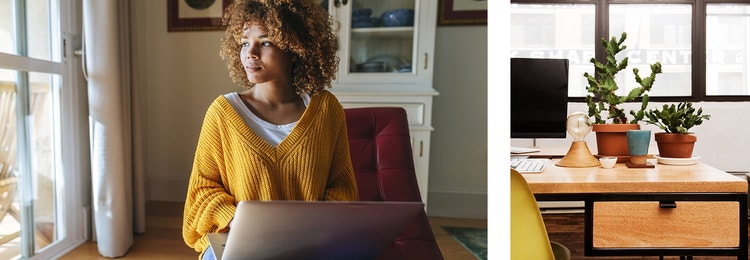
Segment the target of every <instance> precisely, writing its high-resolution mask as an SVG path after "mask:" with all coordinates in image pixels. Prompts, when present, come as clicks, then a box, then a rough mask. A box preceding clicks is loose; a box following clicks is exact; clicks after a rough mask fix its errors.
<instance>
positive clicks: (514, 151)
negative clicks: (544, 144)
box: [510, 138, 539, 154]
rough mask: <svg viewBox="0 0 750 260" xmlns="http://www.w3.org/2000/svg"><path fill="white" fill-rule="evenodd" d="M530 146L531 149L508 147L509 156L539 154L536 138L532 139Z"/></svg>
mask: <svg viewBox="0 0 750 260" xmlns="http://www.w3.org/2000/svg"><path fill="white" fill-rule="evenodd" d="M531 140H532V146H531V147H515V146H511V147H510V153H511V154H525V153H535V152H539V149H538V148H537V146H536V138H532V139H531Z"/></svg>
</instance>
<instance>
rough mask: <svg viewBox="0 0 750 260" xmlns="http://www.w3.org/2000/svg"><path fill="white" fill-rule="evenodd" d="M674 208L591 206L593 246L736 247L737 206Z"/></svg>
mask: <svg viewBox="0 0 750 260" xmlns="http://www.w3.org/2000/svg"><path fill="white" fill-rule="evenodd" d="M676 204H677V207H676V208H661V207H660V206H659V202H651V201H638V202H630V201H628V202H621V201H618V202H595V203H594V210H593V222H594V223H593V230H592V231H593V246H594V247H595V248H618V247H636V248H637V247H657V248H658V247H685V248H690V247H737V246H739V232H740V231H739V221H740V220H739V203H738V202H731V201H677V202H676Z"/></svg>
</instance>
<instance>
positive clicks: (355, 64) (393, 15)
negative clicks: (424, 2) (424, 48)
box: [329, 0, 427, 83]
mask: <svg viewBox="0 0 750 260" xmlns="http://www.w3.org/2000/svg"><path fill="white" fill-rule="evenodd" d="M330 1H331V2H332V3H333V6H331V7H330V8H329V10H331V12H332V14H333V15H334V16H335V17H336V25H335V27H336V28H335V29H336V30H337V31H336V33H337V35H338V41H339V42H338V44H339V50H338V53H339V57H340V59H341V60H340V65H339V66H340V67H339V75H338V79H337V80H338V83H372V82H378V83H389V82H390V83H413V82H416V81H417V80H418V79H417V77H416V74H417V68H418V66H419V65H420V64H419V63H422V62H421V61H420V60H419V58H420V57H418V55H417V52H418V46H417V40H416V39H417V35H418V29H417V28H419V26H418V25H419V16H420V13H419V12H420V10H419V0H377V1H376V0H330ZM425 56H426V54H425ZM426 58H427V57H425V59H426Z"/></svg>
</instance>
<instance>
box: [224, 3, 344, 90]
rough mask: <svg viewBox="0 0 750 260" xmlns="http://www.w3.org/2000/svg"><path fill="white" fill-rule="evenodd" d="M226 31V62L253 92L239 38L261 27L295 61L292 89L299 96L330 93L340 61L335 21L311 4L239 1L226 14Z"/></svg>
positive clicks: (231, 72) (237, 80)
mask: <svg viewBox="0 0 750 260" xmlns="http://www.w3.org/2000/svg"><path fill="white" fill-rule="evenodd" d="M223 23H224V25H225V26H226V27H227V29H226V32H225V34H224V38H222V41H221V51H220V52H219V55H220V56H221V58H222V59H224V60H226V61H227V66H228V67H229V76H230V77H231V78H232V81H234V82H235V83H237V84H239V85H241V86H244V87H247V88H252V87H253V86H254V85H255V84H254V83H250V81H249V80H248V79H247V75H246V74H245V69H244V67H243V65H242V61H241V59H240V49H241V47H242V46H241V41H240V37H241V36H242V32H243V30H244V28H245V27H246V25H248V24H249V23H258V24H259V25H261V26H263V27H265V29H266V30H267V33H268V37H269V38H270V39H271V40H272V41H274V42H275V44H276V46H278V47H279V48H280V49H281V50H283V51H285V52H287V53H288V54H290V56H291V62H292V82H293V83H292V84H293V87H294V88H295V91H296V92H297V93H300V94H301V93H308V94H314V93H316V92H318V91H320V90H323V89H325V88H330V87H331V81H333V80H334V79H336V72H337V70H338V66H339V58H338V57H337V56H336V49H335V47H334V45H335V42H336V36H335V35H334V34H333V27H332V23H333V20H332V18H331V16H329V15H328V13H327V12H326V10H324V9H323V8H322V7H321V6H319V5H316V4H314V3H313V1H310V0H234V1H233V3H232V4H231V5H230V6H229V7H227V9H226V11H225V12H224V17H223Z"/></svg>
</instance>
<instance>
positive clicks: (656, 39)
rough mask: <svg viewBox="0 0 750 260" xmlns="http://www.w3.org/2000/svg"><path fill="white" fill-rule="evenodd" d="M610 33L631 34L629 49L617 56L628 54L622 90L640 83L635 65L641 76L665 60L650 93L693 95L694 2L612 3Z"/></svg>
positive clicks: (652, 94) (628, 39) (619, 78)
mask: <svg viewBox="0 0 750 260" xmlns="http://www.w3.org/2000/svg"><path fill="white" fill-rule="evenodd" d="M609 10H610V20H609V23H610V24H609V33H610V35H611V36H610V37H612V36H616V37H620V34H622V32H626V33H627V34H628V38H627V39H626V40H625V43H624V45H626V46H627V49H625V51H622V52H620V53H619V54H618V56H617V59H618V60H622V59H623V58H624V57H628V68H627V69H625V70H624V71H621V72H620V74H621V75H618V78H617V83H618V86H619V87H620V89H619V90H618V91H619V92H618V94H620V95H625V94H627V92H629V91H630V90H631V89H633V88H635V87H636V86H640V85H638V83H637V82H635V75H634V74H633V68H638V70H639V74H640V76H641V77H648V76H649V75H650V73H651V69H650V67H649V65H650V64H653V63H656V62H657V61H658V62H661V64H662V71H663V73H662V74H659V75H657V76H656V81H655V82H654V86H653V88H652V90H651V93H650V96H690V95H691V94H692V89H691V88H692V85H691V78H692V76H691V75H692V74H691V69H692V61H691V59H692V50H691V48H692V46H691V37H692V33H691V26H692V18H691V17H692V6H691V5H689V4H669V5H660V4H647V5H639V4H627V5H626V4H612V5H610V9H609Z"/></svg>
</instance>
